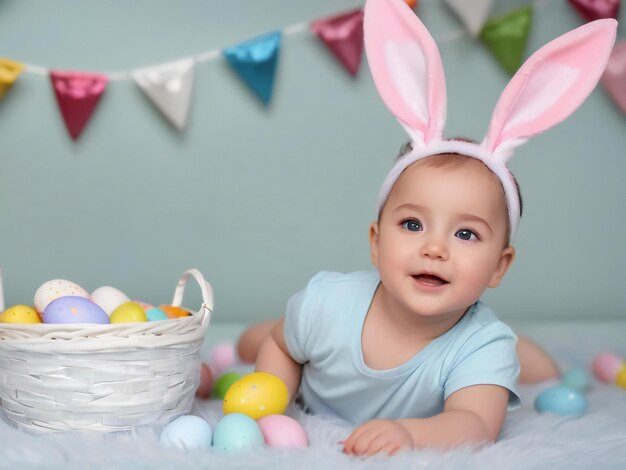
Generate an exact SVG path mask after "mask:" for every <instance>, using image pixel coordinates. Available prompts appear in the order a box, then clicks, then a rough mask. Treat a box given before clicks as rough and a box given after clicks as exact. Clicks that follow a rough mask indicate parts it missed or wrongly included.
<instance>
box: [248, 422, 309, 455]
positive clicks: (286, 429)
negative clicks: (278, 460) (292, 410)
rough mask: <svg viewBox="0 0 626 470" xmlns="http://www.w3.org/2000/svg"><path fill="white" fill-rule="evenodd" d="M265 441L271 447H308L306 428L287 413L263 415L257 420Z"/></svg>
mask: <svg viewBox="0 0 626 470" xmlns="http://www.w3.org/2000/svg"><path fill="white" fill-rule="evenodd" d="M257 424H258V425H259V428H261V432H262V433H263V438H264V439H265V443H266V444H267V445H268V446H269V447H278V448H282V449H288V448H293V447H296V448H297V447H308V445H309V440H308V439H307V437H306V432H304V428H303V427H302V426H301V425H300V423H298V422H297V421H296V420H295V419H293V418H290V417H289V416H285V415H268V416H263V417H262V418H260V419H259V420H258V421H257Z"/></svg>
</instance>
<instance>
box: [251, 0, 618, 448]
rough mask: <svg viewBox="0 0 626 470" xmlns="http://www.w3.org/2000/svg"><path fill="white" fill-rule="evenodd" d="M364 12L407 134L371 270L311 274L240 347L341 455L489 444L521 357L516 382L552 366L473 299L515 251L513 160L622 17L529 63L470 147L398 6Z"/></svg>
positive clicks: (419, 27) (540, 376)
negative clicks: (450, 131)
mask: <svg viewBox="0 0 626 470" xmlns="http://www.w3.org/2000/svg"><path fill="white" fill-rule="evenodd" d="M364 21H365V46H366V51H367V57H368V62H369V65H370V69H371V71H372V75H373V77H374V81H375V83H376V86H377V88H378V91H379V93H380V94H381V96H382V98H383V101H384V102H385V104H386V105H387V107H388V108H389V109H390V110H391V111H392V113H393V114H394V115H395V116H396V118H398V120H399V121H400V123H401V124H402V125H403V126H404V128H405V129H406V130H407V132H408V133H409V136H410V138H411V145H410V146H408V148H407V149H405V150H406V151H405V152H404V153H403V154H401V156H400V157H399V158H398V159H397V160H396V162H395V164H394V166H393V168H392V169H391V171H390V173H389V174H388V175H387V177H386V179H385V181H384V183H383V186H382V188H381V191H380V195H379V204H378V220H377V221H376V222H373V223H372V224H371V226H370V229H369V239H370V248H371V260H372V263H373V264H374V266H375V267H376V271H374V272H355V273H350V274H339V273H330V272H322V273H319V274H317V275H316V276H315V277H313V279H312V280H311V281H310V282H309V284H308V285H307V287H306V288H305V289H303V290H302V291H300V292H299V293H298V294H296V295H295V296H293V297H292V298H291V299H290V300H289V303H288V305H287V310H286V314H285V317H284V318H283V319H281V320H279V321H278V322H268V323H265V324H261V325H257V326H255V327H253V328H251V329H250V330H248V331H247V332H246V333H244V335H243V336H242V337H241V338H240V342H239V352H240V355H241V356H242V358H243V359H254V358H255V359H256V369H257V370H258V371H264V372H269V373H272V374H275V375H277V376H278V377H280V378H281V379H282V380H283V381H284V382H285V383H286V384H287V388H288V390H289V395H290V397H292V398H294V397H296V396H297V400H296V402H297V403H298V404H299V405H300V406H301V407H302V408H303V409H304V410H305V411H308V412H311V413H323V414H333V415H336V416H339V417H341V418H343V419H345V420H347V421H349V422H351V423H353V424H354V425H355V426H356V428H355V429H354V431H353V432H352V434H351V435H350V436H349V437H348V438H347V439H346V440H345V442H344V443H343V448H344V451H345V452H347V453H349V454H356V455H372V454H375V453H379V452H385V453H389V454H393V453H395V452H398V451H399V450H402V449H414V448H422V447H439V448H447V447H451V446H455V445H459V444H461V443H482V442H494V441H495V440H496V438H497V436H498V434H499V432H500V428H501V426H502V423H503V422H504V419H505V416H506V412H507V409H513V408H515V407H516V406H518V405H519V403H520V397H519V393H518V390H517V383H518V379H519V376H520V363H521V378H522V379H523V381H527V382H532V381H538V380H544V379H548V378H554V377H557V376H558V370H557V368H556V365H555V364H554V362H553V361H552V360H551V359H550V358H549V356H548V355H547V354H545V353H544V352H543V351H542V350H541V349H540V348H539V347H538V346H536V345H534V344H533V343H531V342H530V341H528V340H520V341H519V342H518V344H517V352H516V336H515V335H514V333H513V332H512V331H511V330H510V328H508V327H507V326H506V325H505V324H504V323H502V322H500V321H499V320H498V319H497V317H496V315H495V313H494V312H493V311H492V310H491V309H490V308H489V307H488V306H487V305H485V304H484V303H483V302H481V301H480V300H479V299H480V297H481V295H482V294H483V292H484V291H485V289H486V288H487V287H497V286H498V284H499V283H500V282H501V280H502V278H503V277H504V275H505V274H506V272H507V270H508V268H509V267H510V266H511V263H512V262H513V259H514V258H515V249H514V248H513V246H512V245H511V240H512V239H513V237H514V235H515V232H516V230H517V225H518V222H519V218H520V216H521V198H520V196H519V191H518V188H517V184H516V182H515V180H514V178H513V176H512V175H511V173H510V172H509V170H508V168H507V167H506V162H507V160H508V159H509V158H510V157H511V156H512V153H513V150H514V149H515V148H516V147H517V146H519V145H520V144H522V143H523V142H525V141H526V140H527V139H528V138H529V137H531V136H533V135H536V134H538V133H540V132H543V131H544V130H546V129H548V128H550V127H552V126H554V125H555V124H557V123H558V122H560V121H561V120H563V119H565V118H566V117H567V116H569V115H570V114H571V113H572V112H574V110H575V109H576V108H577V107H578V106H579V105H580V104H581V103H582V102H583V101H584V100H585V98H586V97H587V96H588V95H589V93H590V92H591V91H592V90H593V88H594V87H595V85H596V83H597V81H598V79H599V78H600V75H601V73H602V71H603V70H604V67H605V66H606V62H607V60H608V57H609V53H610V51H611V47H612V45H613V42H614V40H615V31H616V22H615V21H614V20H600V21H596V22H593V23H589V24H587V25H585V26H582V27H580V28H578V29H576V30H574V31H572V32H570V33H567V34H565V35H563V36H561V37H560V38H557V39H556V40H554V41H552V42H551V43H550V44H548V45H546V46H545V47H543V48H542V49H540V50H539V51H538V52H536V53H535V54H534V55H533V56H532V57H530V58H529V59H528V61H526V63H525V64H524V65H523V66H522V68H521V69H520V71H519V72H518V73H517V74H516V75H515V76H514V77H513V78H512V80H511V82H510V83H509V85H508V86H507V87H506V89H505V91H504V92H503V94H502V96H501V98H500V100H499V101H498V104H497V105H496V109H495V111H494V113H493V117H492V120H491V124H490V126H489V131H488V133H487V135H486V137H485V139H484V140H483V142H482V143H481V144H476V143H473V142H467V141H462V140H445V139H444V138H443V127H444V124H445V106H446V92H445V78H444V74H443V67H442V64H441V59H440V57H439V52H438V50H437V47H436V45H435V42H434V41H433V39H432V38H431V37H430V35H429V33H428V31H427V30H426V29H425V27H424V26H423V24H422V23H421V22H420V21H419V19H418V18H417V17H416V16H415V15H414V13H413V12H412V10H410V9H409V8H408V7H407V6H406V4H405V3H404V1H403V0H368V1H367V2H366V6H365V19H364ZM259 344H260V349H259ZM257 349H258V354H257ZM518 357H519V359H518Z"/></svg>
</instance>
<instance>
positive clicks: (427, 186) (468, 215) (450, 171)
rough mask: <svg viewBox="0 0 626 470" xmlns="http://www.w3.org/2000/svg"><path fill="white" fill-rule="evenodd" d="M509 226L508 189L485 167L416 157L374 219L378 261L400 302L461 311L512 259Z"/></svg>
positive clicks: (417, 310)
mask: <svg viewBox="0 0 626 470" xmlns="http://www.w3.org/2000/svg"><path fill="white" fill-rule="evenodd" d="M480 165H482V163H481V164H480ZM506 233H507V212H506V203H505V200H504V194H503V190H502V188H501V186H500V185H499V183H498V181H497V180H495V181H494V179H493V175H491V174H490V173H489V170H487V169H486V167H485V168H481V167H480V166H477V165H474V164H473V162H472V164H470V165H462V166H460V167H451V166H447V167H443V168H434V167H431V166H427V165H424V164H423V162H419V161H418V162H417V163H415V164H413V165H412V166H410V167H409V168H407V169H406V170H405V171H404V173H403V174H402V175H401V176H400V177H399V178H398V180H397V182H396V184H395V185H394V187H393V188H392V190H391V193H390V195H389V198H388V199H387V202H386V204H385V206H384V208H383V211H382V213H381V216H380V219H379V221H378V222H377V223H374V224H372V227H371V230H370V239H371V247H372V261H373V262H374V264H375V265H376V267H377V268H378V271H379V273H380V277H381V281H382V288H383V289H384V290H385V292H386V294H389V296H390V298H392V299H393V300H394V302H397V304H398V307H400V308H402V309H406V310H407V312H410V313H412V314H418V315H423V316H434V315H458V316H460V315H462V314H463V312H465V310H466V309H467V307H469V306H470V305H471V304H473V303H474V302H476V300H478V299H479V298H480V296H481V295H482V293H483V292H484V290H485V289H486V288H487V287H495V286H497V285H498V284H499V282H500V280H501V279H502V277H503V276H504V274H505V272H506V270H507V269H508V267H509V265H510V263H511V262H512V260H513V257H514V255H515V250H514V249H513V248H512V247H510V246H506V247H505V240H506Z"/></svg>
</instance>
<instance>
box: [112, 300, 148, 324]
mask: <svg viewBox="0 0 626 470" xmlns="http://www.w3.org/2000/svg"><path fill="white" fill-rule="evenodd" d="M109 320H111V323H132V322H137V321H148V317H147V316H146V312H145V310H144V309H143V308H141V305H139V304H138V303H135V302H124V303H123V304H122V305H120V306H119V307H117V308H116V309H115V310H113V311H112V312H111V316H110V317H109Z"/></svg>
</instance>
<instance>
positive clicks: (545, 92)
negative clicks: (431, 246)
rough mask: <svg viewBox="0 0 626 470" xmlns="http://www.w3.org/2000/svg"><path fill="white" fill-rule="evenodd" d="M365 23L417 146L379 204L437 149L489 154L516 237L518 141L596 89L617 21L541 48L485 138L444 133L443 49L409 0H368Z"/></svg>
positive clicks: (391, 100) (368, 45) (376, 68)
mask: <svg viewBox="0 0 626 470" xmlns="http://www.w3.org/2000/svg"><path fill="white" fill-rule="evenodd" d="M364 29H365V50H366V53H367V59H368V62H369V66H370V69H371V72H372V75H373V77H374V83H375V84H376V88H377V89H378V92H379V94H380V96H381V97H382V99H383V101H384V102H385V105H386V106H387V107H388V108H389V110H390V111H391V112H392V113H393V115H394V116H395V117H396V118H397V119H398V120H399V121H400V124H402V126H403V127H404V128H405V130H406V131H407V133H408V134H409V136H410V138H411V141H412V147H413V148H412V150H411V151H410V152H408V153H407V154H405V155H404V156H403V157H401V158H400V159H399V160H398V161H397V162H396V163H395V164H394V166H393V168H392V169H391V171H390V172H389V174H388V175H387V177H386V178H385V181H384V183H383V186H382V188H381V190H380V193H379V196H378V208H379V210H381V209H382V207H383V205H384V204H385V201H386V200H387V197H388V196H389V192H390V191H391V188H392V187H393V185H394V183H395V181H396V180H397V179H398V177H399V176H400V174H401V173H402V172H403V171H404V170H405V169H406V168H407V167H408V166H409V165H411V164H412V163H414V162H415V161H417V160H419V159H421V158H425V157H428V156H431V155H437V154H441V153H458V154H462V155H466V156H468V157H473V158H477V159H478V160H480V161H482V162H483V163H484V164H485V165H487V167H488V168H489V169H490V170H491V171H492V172H493V173H495V174H496V176H497V177H498V178H499V179H500V182H501V183H502V187H503V188H504V194H505V196H506V200H507V205H508V213H509V223H510V233H511V239H512V238H513V236H514V234H515V232H516V230H517V225H518V222H519V218H520V207H519V195H518V192H517V187H516V185H515V182H514V180H513V176H512V175H511V173H510V172H509V170H508V168H507V166H506V162H507V161H508V160H509V159H510V158H511V157H512V156H513V151H514V150H515V148H517V147H518V146H520V145H521V144H523V143H524V142H526V141H527V140H528V139H529V138H530V137H533V136H535V135H538V134H540V133H542V132H543V131H545V130H546V129H549V128H550V127H552V126H554V125H556V124H558V123H559V122H561V121H563V120H564V119H565V118H567V117H568V116H569V115H570V114H572V113H573V112H574V111H575V110H576V109H577V108H578V107H579V106H580V105H581V104H582V103H583V101H584V100H585V99H586V98H587V96H589V94H590V93H591V92H592V90H593V89H594V88H595V86H596V84H597V82H598V80H599V79H600V76H601V75H602V72H603V71H604V68H605V67H606V64H607V62H608V59H609V55H610V53H611V49H612V47H613V43H614V41H615V35H616V30H617V21H615V20H614V19H605V20H597V21H593V22H591V23H587V24H585V25H584V26H581V27H579V28H577V29H575V30H573V31H570V32H568V33H566V34H564V35H562V36H560V37H558V38H556V39H554V40H553V41H552V42H550V43H548V44H546V45H545V46H543V47H542V48H541V49H539V50H538V51H537V52H535V53H534V54H533V55H532V56H531V57H530V58H529V59H528V60H527V61H526V62H525V63H524V65H522V67H521V68H520V69H519V70H518V72H517V73H516V74H515V75H514V76H513V78H512V79H511V81H510V82H509V84H508V85H507V86H506V88H505V89H504V91H503V92H502V95H501V96H500V99H499V100H498V103H497V104H496V107H495V109H494V111H493V115H492V117H491V122H490V124H489V129H488V131H487V135H486V136H485V138H484V139H483V141H482V142H481V143H480V144H474V143H471V142H464V141H458V140H445V139H444V138H443V128H444V125H445V121H446V81H445V76H444V71H443V65H442V63H441V57H440V55H439V50H438V49H437V45H436V44H435V41H434V40H433V38H432V37H431V35H430V34H429V32H428V30H427V29H426V27H425V26H424V25H423V24H422V22H421V21H420V20H419V19H418V18H417V16H416V15H415V13H414V12H413V11H412V10H411V9H410V8H409V7H408V6H407V4H406V3H405V2H404V1H403V0H367V1H366V4H365V18H364Z"/></svg>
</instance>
